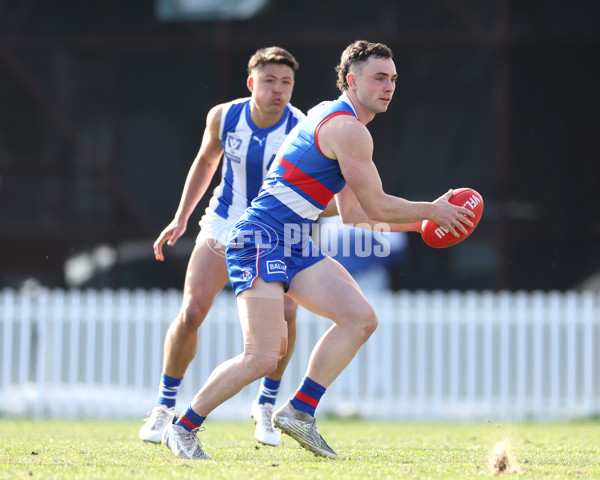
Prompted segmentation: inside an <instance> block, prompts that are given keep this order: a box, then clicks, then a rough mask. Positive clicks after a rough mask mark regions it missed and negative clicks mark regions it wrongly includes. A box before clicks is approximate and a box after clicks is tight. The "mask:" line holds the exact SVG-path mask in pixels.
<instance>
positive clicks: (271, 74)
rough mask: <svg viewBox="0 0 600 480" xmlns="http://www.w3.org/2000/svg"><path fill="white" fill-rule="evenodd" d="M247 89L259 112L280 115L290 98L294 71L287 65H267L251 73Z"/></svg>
mask: <svg viewBox="0 0 600 480" xmlns="http://www.w3.org/2000/svg"><path fill="white" fill-rule="evenodd" d="M248 88H249V89H250V91H251V92H252V99H253V101H254V102H255V103H256V106H257V107H258V108H259V109H260V110H261V111H263V112H265V113H269V114H275V113H281V112H282V111H283V109H284V108H285V107H286V105H287V104H288V103H289V102H290V99H291V98H292V91H293V90H294V70H292V69H291V68H290V67H288V66H287V65H281V64H278V63H269V64H267V65H264V66H263V67H262V68H261V69H260V70H254V71H253V72H252V75H250V77H248Z"/></svg>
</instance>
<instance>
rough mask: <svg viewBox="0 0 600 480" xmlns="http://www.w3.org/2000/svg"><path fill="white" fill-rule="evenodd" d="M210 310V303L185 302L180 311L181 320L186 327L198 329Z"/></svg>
mask: <svg viewBox="0 0 600 480" xmlns="http://www.w3.org/2000/svg"><path fill="white" fill-rule="evenodd" d="M209 310H210V305H205V304H203V303H202V302H197V301H187V302H184V303H183V305H182V306H181V310H180V311H179V322H180V323H181V324H183V326H185V327H186V328H190V329H195V330H197V329H198V328H199V327H200V325H202V322H203V321H204V319H205V318H206V315H208V311H209Z"/></svg>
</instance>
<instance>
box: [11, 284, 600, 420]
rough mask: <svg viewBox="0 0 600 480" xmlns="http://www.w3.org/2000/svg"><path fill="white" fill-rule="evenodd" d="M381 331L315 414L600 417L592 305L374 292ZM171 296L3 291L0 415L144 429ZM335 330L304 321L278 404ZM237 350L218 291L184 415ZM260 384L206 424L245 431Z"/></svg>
mask: <svg viewBox="0 0 600 480" xmlns="http://www.w3.org/2000/svg"><path fill="white" fill-rule="evenodd" d="M368 296H369V298H370V300H371V302H372V303H373V305H374V306H375V308H376V310H377V312H378V315H379V318H380V324H379V327H378V329H377V331H376V332H375V333H374V334H373V336H372V337H371V339H370V340H369V341H368V342H367V344H366V345H365V346H364V347H363V348H362V350H361V351H360V352H359V354H358V355H357V357H356V358H355V359H354V360H353V362H352V363H351V364H350V366H349V367H348V368H347V369H346V370H345V371H344V372H343V373H342V375H341V376H340V377H339V378H338V379H337V380H336V381H335V382H334V384H333V385H332V386H331V387H330V388H329V389H328V391H327V393H326V395H325V397H324V398H323V400H322V402H321V406H320V407H319V412H320V415H323V414H325V413H331V414H337V415H355V414H357V415H361V416H363V417H365V418H371V419H415V420H476V419H486V418H489V419H492V420H499V419H504V420H514V421H518V420H523V419H544V420H545V419H556V418H580V417H588V416H593V415H598V414H599V413H600V402H599V401H600V294H598V293H595V292H580V293H577V292H567V293H559V292H551V293H543V292H533V293H526V292H515V293H509V292H501V293H493V292H464V293H463V292H400V293H390V292H380V293H371V294H368ZM180 299H181V292H178V291H166V292H163V291H155V290H152V291H142V290H135V291H126V290H119V291H111V290H101V291H97V290H85V291H80V290H73V291H64V290H47V289H39V290H37V291H33V292H21V291H15V290H10V289H5V290H2V291H0V349H1V350H0V362H1V363H0V415H7V416H32V417H44V418H46V417H52V418H53V417H60V418H71V417H87V418H141V417H143V416H144V414H145V413H146V412H147V411H148V410H149V409H150V408H151V407H152V405H153V403H154V400H155V396H156V391H157V386H158V379H159V376H160V372H161V362H162V343H163V339H164V334H165V332H166V329H167V327H168V325H169V323H170V322H171V320H172V319H173V317H174V316H175V314H176V313H177V311H178V308H179V302H180ZM328 327H329V321H327V320H325V319H323V318H320V317H317V316H315V315H313V314H310V313H309V312H307V311H306V310H304V309H300V310H299V313H298V341H297V344H296V350H295V352H294V356H293V358H292V361H291V363H290V365H289V367H288V370H287V372H286V375H285V376H284V380H283V382H282V387H281V390H280V397H279V400H280V401H283V400H285V399H287V397H289V395H290V394H291V393H292V392H293V391H294V390H295V388H296V386H297V385H298V383H299V382H300V380H301V379H302V376H303V374H304V370H305V368H306V365H307V362H308V357H309V355H310V352H311V349H312V346H313V345H314V343H315V341H316V339H317V338H318V337H319V336H320V335H321V334H322V333H323V332H324V331H325V330H326V329H327V328H328ZM241 349H242V341H241V334H240V328H239V325H238V318H237V310H236V304H235V300H234V298H233V295H232V294H231V293H230V292H223V293H221V294H220V295H219V297H218V298H217V299H216V301H215V304H214V306H213V308H212V310H211V312H210V314H209V316H208V318H207V319H206V321H205V323H204V325H203V326H202V327H201V328H200V338H199V345H198V352H197V355H196V358H195V359H194V361H193V362H192V365H191V367H190V369H189V370H188V373H187V374H186V376H185V378H184V381H183V384H182V389H181V391H180V400H179V404H178V405H179V407H180V408H181V407H183V406H184V405H185V404H186V403H187V402H188V401H190V400H191V398H192V397H193V396H194V394H195V392H196V390H197V389H198V387H199V386H200V385H201V384H202V383H203V382H204V380H205V379H206V378H207V377H208V375H209V373H210V372H211V371H212V369H213V368H214V367H215V366H216V365H218V364H219V363H220V362H222V361H224V360H226V359H228V358H230V357H232V356H234V355H236V354H237V353H239V352H240V351H241ZM256 387H257V385H256V384H254V385H251V386H249V387H247V388H245V389H244V390H243V391H242V392H241V393H240V394H239V395H237V396H236V397H234V398H233V399H231V400H229V401H228V402H226V403H225V404H224V405H222V406H221V407H219V408H218V409H217V410H216V411H215V412H213V414H212V416H213V417H218V418H227V419H237V418H247V416H248V412H249V407H250V403H251V401H252V399H253V398H254V395H255V392H256Z"/></svg>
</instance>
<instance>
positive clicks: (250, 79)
mask: <svg viewBox="0 0 600 480" xmlns="http://www.w3.org/2000/svg"><path fill="white" fill-rule="evenodd" d="M246 86H247V87H248V90H250V92H252V91H253V90H254V77H253V76H252V75H249V76H248V78H247V79H246Z"/></svg>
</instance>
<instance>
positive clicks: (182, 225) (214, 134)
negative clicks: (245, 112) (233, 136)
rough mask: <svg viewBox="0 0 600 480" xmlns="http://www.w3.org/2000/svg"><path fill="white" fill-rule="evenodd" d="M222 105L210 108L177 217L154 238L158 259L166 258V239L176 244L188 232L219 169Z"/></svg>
mask: <svg viewBox="0 0 600 480" xmlns="http://www.w3.org/2000/svg"><path fill="white" fill-rule="evenodd" d="M222 109H223V106H222V105H217V106H216V107H213V108H212V109H211V110H210V111H209V112H208V115H207V117H206V128H205V130H204V134H203V136H202V143H201V144H200V149H199V150H198V154H197V155H196V158H195V159H194V162H193V163H192V166H191V167H190V170H189V172H188V175H187V178H186V180H185V185H184V187H183V192H182V194H181V200H180V201H179V207H178V208H177V212H176V213H175V217H174V218H173V220H172V221H171V223H170V224H169V225H167V227H166V228H165V229H164V230H163V231H162V232H161V234H160V235H159V236H158V238H157V239H156V241H155V242H154V256H155V258H156V259H157V260H160V261H162V260H164V255H163V251H162V247H163V245H164V244H165V243H167V245H169V246H173V245H175V243H176V242H177V240H178V239H179V238H180V237H181V236H182V235H183V234H184V233H185V230H186V228H187V222H188V220H189V218H190V216H191V214H192V212H193V211H194V209H195V208H196V206H197V205H198V202H199V201H200V199H201V198H202V197H203V196H204V194H205V193H206V190H207V189H208V187H209V186H210V182H211V181H212V178H213V176H214V174H215V172H216V171H217V167H218V166H219V163H220V161H221V156H222V155H223V145H222V143H221V140H220V139H219V128H220V126H221V111H222Z"/></svg>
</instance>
